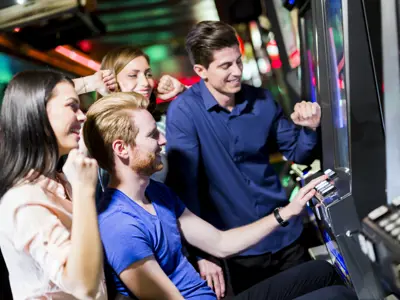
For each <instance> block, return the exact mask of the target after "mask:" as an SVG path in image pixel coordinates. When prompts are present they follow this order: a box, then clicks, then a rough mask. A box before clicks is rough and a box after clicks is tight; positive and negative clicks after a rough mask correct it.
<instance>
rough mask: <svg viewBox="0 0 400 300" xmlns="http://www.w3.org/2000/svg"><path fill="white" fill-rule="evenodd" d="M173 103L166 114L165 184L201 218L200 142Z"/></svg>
mask: <svg viewBox="0 0 400 300" xmlns="http://www.w3.org/2000/svg"><path fill="white" fill-rule="evenodd" d="M180 100H181V99H177V100H175V101H176V102H172V103H171V105H170V107H169V109H168V114H167V127H166V137H167V141H168V143H167V155H168V175H167V181H166V183H167V184H168V186H170V187H171V188H172V189H173V190H174V191H175V192H176V193H177V194H178V195H179V197H180V198H181V199H182V201H183V202H184V203H185V204H186V206H187V207H188V208H189V209H190V210H191V211H192V212H193V213H195V214H197V215H200V203H199V198H198V188H199V187H198V173H199V155H200V149H199V142H198V136H197V131H196V128H195V125H194V123H193V121H192V120H191V118H190V116H189V115H188V112H186V111H184V109H182V107H181V106H180V105H179V104H180V103H179V101H180Z"/></svg>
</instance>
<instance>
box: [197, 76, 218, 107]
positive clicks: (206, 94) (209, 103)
mask: <svg viewBox="0 0 400 300" xmlns="http://www.w3.org/2000/svg"><path fill="white" fill-rule="evenodd" d="M200 93H201V98H202V99H203V101H204V105H205V106H206V109H207V110H211V109H212V108H214V107H216V106H218V105H219V104H218V102H217V100H215V98H214V96H213V95H212V94H211V92H210V91H209V89H208V88H207V86H206V83H205V82H204V80H203V79H202V80H200Z"/></svg>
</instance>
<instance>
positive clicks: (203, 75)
mask: <svg viewBox="0 0 400 300" xmlns="http://www.w3.org/2000/svg"><path fill="white" fill-rule="evenodd" d="M193 70H194V71H195V72H196V74H197V75H199V76H200V78H201V79H203V80H206V79H207V69H206V68H205V67H204V66H203V65H198V64H196V65H194V66H193Z"/></svg>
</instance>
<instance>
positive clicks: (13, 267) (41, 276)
mask: <svg viewBox="0 0 400 300" xmlns="http://www.w3.org/2000/svg"><path fill="white" fill-rule="evenodd" d="M62 180H65V178H62ZM66 186H68V187H69V185H66ZM68 189H69V188H68ZM71 225H72V203H71V201H70V200H68V199H67V197H66V194H65V189H64V187H63V185H61V184H60V183H57V182H56V181H54V180H51V179H49V178H46V177H43V176H40V177H39V178H38V179H37V180H35V181H34V182H30V181H29V180H27V181H25V182H24V183H23V184H20V185H18V186H16V187H13V188H12V189H10V190H9V191H8V192H7V193H6V194H5V195H4V196H3V198H2V199H1V200H0V248H1V251H2V254H3V256H4V259H5V262H6V264H7V268H8V272H9V279H10V284H11V289H12V293H13V298H14V300H25V299H29V300H33V299H40V300H42V299H53V300H56V299H63V300H72V299H76V298H75V297H74V290H73V289H71V288H70V289H68V288H67V284H66V283H65V278H64V276H63V272H64V267H65V263H66V260H67V257H68V253H69V251H70V247H71V239H70V233H71ZM102 278H104V276H102ZM95 299H97V300H106V299H107V293H106V287H105V281H104V279H103V280H102V281H101V283H100V286H99V290H98V293H97V296H96V297H95Z"/></svg>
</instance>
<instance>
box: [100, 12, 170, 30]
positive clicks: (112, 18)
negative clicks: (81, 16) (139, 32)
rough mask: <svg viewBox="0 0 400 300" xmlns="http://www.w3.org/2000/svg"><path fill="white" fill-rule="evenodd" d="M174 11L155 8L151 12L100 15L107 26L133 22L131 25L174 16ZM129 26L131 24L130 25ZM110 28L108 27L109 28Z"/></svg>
mask: <svg viewBox="0 0 400 300" xmlns="http://www.w3.org/2000/svg"><path fill="white" fill-rule="evenodd" d="M173 13H174V11H173V10H172V9H170V8H155V9H149V10H140V11H137V12H135V11H126V12H119V13H115V14H114V13H110V14H104V15H100V16H99V18H100V20H101V21H103V22H104V23H107V24H111V23H121V21H123V22H122V23H125V24H127V23H126V21H131V23H136V21H137V20H139V19H140V20H143V19H147V18H156V17H165V16H167V15H171V14H173ZM128 24H129V23H128ZM107 28H108V27H107Z"/></svg>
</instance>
